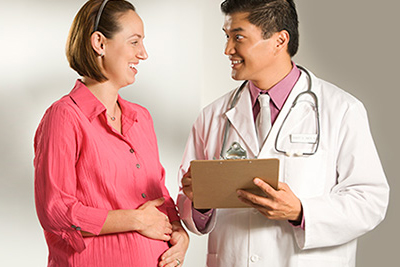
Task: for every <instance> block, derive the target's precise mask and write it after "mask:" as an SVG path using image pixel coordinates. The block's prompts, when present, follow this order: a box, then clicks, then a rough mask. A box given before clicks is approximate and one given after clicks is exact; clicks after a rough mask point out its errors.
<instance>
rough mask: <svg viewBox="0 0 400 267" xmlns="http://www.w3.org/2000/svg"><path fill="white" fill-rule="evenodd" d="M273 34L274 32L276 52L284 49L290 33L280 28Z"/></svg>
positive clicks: (287, 43)
mask: <svg viewBox="0 0 400 267" xmlns="http://www.w3.org/2000/svg"><path fill="white" fill-rule="evenodd" d="M275 34H276V44H275V49H276V52H279V51H282V49H284V50H285V51H286V50H287V47H288V45H289V41H290V35H289V33H288V31H286V30H282V31H280V32H277V33H275Z"/></svg>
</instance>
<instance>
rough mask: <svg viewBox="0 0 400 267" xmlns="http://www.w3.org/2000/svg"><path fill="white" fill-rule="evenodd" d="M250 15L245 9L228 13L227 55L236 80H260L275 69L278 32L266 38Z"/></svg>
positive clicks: (226, 25) (224, 28) (225, 23)
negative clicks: (250, 19) (252, 21)
mask: <svg viewBox="0 0 400 267" xmlns="http://www.w3.org/2000/svg"><path fill="white" fill-rule="evenodd" d="M247 16H248V13H244V12H238V13H233V14H230V15H226V16H225V22H224V27H223V30H224V32H225V33H226V38H227V40H226V47H225V55H227V56H229V60H230V61H231V67H232V78H233V79H234V80H251V81H254V82H257V81H260V79H263V77H265V75H270V74H271V73H270V71H271V70H272V71H274V65H275V61H276V52H275V44H276V41H277V34H274V35H272V36H271V37H270V38H268V39H264V38H263V36H262V30H261V28H259V27H257V26H255V25H254V24H251V23H250V22H249V21H248V20H247Z"/></svg>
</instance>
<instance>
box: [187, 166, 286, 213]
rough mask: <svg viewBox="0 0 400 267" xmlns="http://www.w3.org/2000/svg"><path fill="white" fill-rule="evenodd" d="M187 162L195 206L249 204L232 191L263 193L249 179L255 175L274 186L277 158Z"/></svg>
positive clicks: (276, 183)
mask: <svg viewBox="0 0 400 267" xmlns="http://www.w3.org/2000/svg"><path fill="white" fill-rule="evenodd" d="M190 166H191V167H190V168H191V176H192V189H193V205H194V207H195V208H196V209H211V208H250V206H249V205H247V204H245V203H243V202H242V201H240V200H239V199H238V196H237V193H236V191H237V190H238V189H244V190H246V191H249V192H252V193H253V194H257V195H261V196H263V195H264V193H263V192H262V190H261V189H260V188H259V187H257V186H256V185H255V184H254V183H253V179H254V178H256V177H258V178H261V179H262V180H264V181H265V182H267V183H268V184H270V185H271V186H272V187H273V188H274V189H277V188H278V180H279V160H278V159H232V160H193V161H192V162H191V163H190Z"/></svg>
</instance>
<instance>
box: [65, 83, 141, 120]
mask: <svg viewBox="0 0 400 267" xmlns="http://www.w3.org/2000/svg"><path fill="white" fill-rule="evenodd" d="M69 96H70V97H71V99H72V100H73V101H74V102H75V103H76V105H77V106H78V107H79V109H80V110H81V111H82V112H83V114H85V116H86V117H87V118H88V119H89V121H93V119H94V118H96V117H98V116H99V115H100V114H101V113H103V112H106V107H105V106H104V105H103V104H102V103H101V102H100V101H99V100H98V99H97V97H95V96H94V95H93V94H92V92H91V91H90V90H89V89H88V88H87V87H86V85H85V84H84V83H83V82H82V81H81V80H79V79H78V80H77V81H76V83H75V86H74V88H73V89H72V91H71V92H70V93H69ZM118 103H119V105H120V107H121V111H122V114H123V117H124V118H123V119H124V120H126V122H127V123H128V124H130V125H132V124H133V123H134V122H135V121H137V112H136V111H135V110H134V109H133V108H132V106H131V105H129V102H128V101H126V100H124V99H122V98H121V96H120V95H118Z"/></svg>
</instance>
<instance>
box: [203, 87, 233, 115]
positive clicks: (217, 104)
mask: <svg viewBox="0 0 400 267" xmlns="http://www.w3.org/2000/svg"><path fill="white" fill-rule="evenodd" d="M237 90H238V87H236V88H234V89H231V90H230V91H228V92H227V93H225V94H224V95H222V96H220V97H218V98H217V99H215V100H214V101H212V102H211V103H210V104H208V105H206V106H205V107H204V108H203V112H207V111H216V110H219V111H221V110H224V111H226V110H227V108H228V106H229V104H230V103H231V102H232V98H233V96H234V94H235V93H236V92H237Z"/></svg>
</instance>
